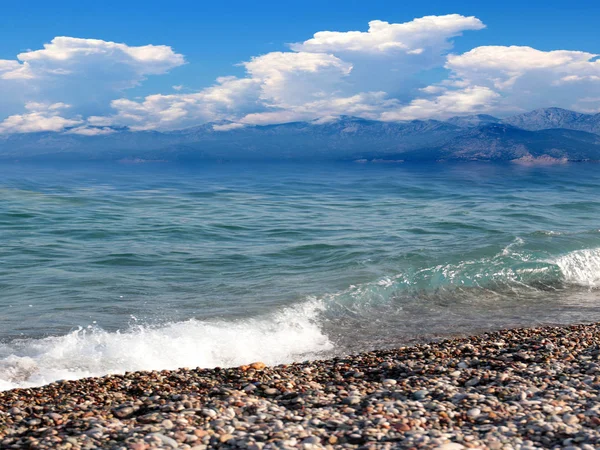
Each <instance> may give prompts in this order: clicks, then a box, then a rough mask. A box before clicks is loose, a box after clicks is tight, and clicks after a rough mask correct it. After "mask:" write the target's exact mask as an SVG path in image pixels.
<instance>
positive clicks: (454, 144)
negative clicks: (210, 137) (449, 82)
mask: <svg viewBox="0 0 600 450" xmlns="http://www.w3.org/2000/svg"><path fill="white" fill-rule="evenodd" d="M424 157H425V159H430V160H438V161H439V160H461V161H512V160H519V159H523V158H524V159H532V158H534V159H535V158H545V159H546V160H550V159H554V160H563V159H565V160H570V161H590V160H594V161H596V160H600V136H598V135H596V134H592V133H586V132H584V131H574V130H565V129H549V130H540V131H529V130H523V129H521V128H516V127H513V126H510V125H505V124H493V125H484V126H481V127H476V128H472V129H469V130H467V131H466V132H465V133H461V134H459V135H458V136H455V137H454V138H452V139H450V140H449V141H447V142H445V143H444V144H443V145H442V146H440V147H437V148H432V149H429V150H428V151H427V152H419V151H414V152H410V154H405V155H404V159H405V160H423V158H424Z"/></svg>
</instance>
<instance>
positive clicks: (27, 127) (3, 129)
mask: <svg viewBox="0 0 600 450" xmlns="http://www.w3.org/2000/svg"><path fill="white" fill-rule="evenodd" d="M25 108H26V109H27V110H28V111H29V112H27V113H25V114H15V115H12V116H9V117H7V118H6V119H4V121H2V122H0V134H2V133H33V132H39V131H62V130H64V129H65V128H67V127H72V126H75V125H78V124H81V123H82V120H81V119H66V118H64V117H61V116H60V111H61V110H63V109H67V108H69V105H66V104H64V103H54V104H44V103H35V102H30V103H27V104H26V105H25Z"/></svg>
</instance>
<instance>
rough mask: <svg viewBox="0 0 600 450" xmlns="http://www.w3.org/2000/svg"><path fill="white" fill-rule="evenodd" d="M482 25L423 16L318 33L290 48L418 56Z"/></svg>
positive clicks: (465, 19)
mask: <svg viewBox="0 0 600 450" xmlns="http://www.w3.org/2000/svg"><path fill="white" fill-rule="evenodd" d="M484 27H485V25H484V24H483V23H482V22H481V21H480V20H479V19H477V18H476V17H472V16H471V17H465V16H461V15H460V14H448V15H445V16H426V17H421V18H418V19H414V20H412V21H410V22H405V23H388V22H384V21H381V20H373V21H371V22H369V30H368V31H366V32H362V31H346V32H340V31H320V32H318V33H315V35H314V36H313V38H312V39H309V40H307V41H304V42H302V43H296V44H292V45H291V48H292V49H293V50H295V51H304V52H319V53H335V54H337V53H367V54H381V53H394V52H399V53H406V54H410V55H419V54H422V53H423V52H425V51H426V49H428V50H429V51H430V50H435V51H439V50H440V49H448V48H451V46H452V45H451V43H450V42H449V41H448V38H450V37H453V36H458V35H460V34H461V33H462V32H463V31H465V30H480V29H482V28H484Z"/></svg>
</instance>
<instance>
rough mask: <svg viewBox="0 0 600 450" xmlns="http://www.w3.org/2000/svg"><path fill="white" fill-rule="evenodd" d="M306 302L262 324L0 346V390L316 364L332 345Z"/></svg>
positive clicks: (87, 332) (172, 327) (82, 333)
mask: <svg viewBox="0 0 600 450" xmlns="http://www.w3.org/2000/svg"><path fill="white" fill-rule="evenodd" d="M320 311H321V304H320V303H319V302H317V301H309V302H306V303H303V304H299V305H296V306H292V307H288V308H284V309H282V310H280V311H279V312H276V313H273V314H270V315H268V316H264V317H262V318H253V319H245V320H239V321H200V320H188V321H185V322H178V323H170V324H167V325H165V326H162V327H149V326H135V327H132V328H131V329H129V330H127V331H125V332H107V331H105V330H102V329H100V328H94V327H90V328H84V329H81V328H80V329H77V330H75V331H73V332H71V333H69V334H67V335H63V336H56V337H47V338H44V339H24V340H16V341H13V342H11V343H9V344H0V390H7V389H13V388H17V387H33V386H40V385H43V384H48V383H51V382H53V381H56V380H60V379H65V380H72V379H79V378H85V377H90V376H102V375H107V374H114V373H123V372H126V371H136V370H159V369H160V370H163V369H176V368H180V367H194V368H195V367H205V368H208V367H217V366H221V367H232V366H238V365H241V364H246V363H249V362H252V361H257V360H260V361H264V362H265V363H267V364H270V365H272V364H280V363H286V362H292V361H298V360H304V359H314V358H317V357H319V356H321V355H323V354H325V353H326V352H327V351H329V350H331V349H332V347H333V344H332V343H331V342H330V340H329V338H328V337H327V336H326V335H325V334H324V333H323V331H322V330H321V328H320V327H319V324H318V320H317V319H318V315H319V313H320Z"/></svg>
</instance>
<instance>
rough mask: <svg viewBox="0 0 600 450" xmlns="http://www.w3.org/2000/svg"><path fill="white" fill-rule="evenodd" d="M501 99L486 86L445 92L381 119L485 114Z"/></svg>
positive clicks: (413, 102)
mask: <svg viewBox="0 0 600 450" xmlns="http://www.w3.org/2000/svg"><path fill="white" fill-rule="evenodd" d="M499 97H500V95H499V94H498V93H496V92H494V91H493V90H492V89H490V88H488V87H485V86H473V87H466V88H463V89H456V90H444V91H443V93H441V94H440V95H437V96H434V97H433V98H417V99H414V100H412V101H411V102H410V104H408V105H406V106H402V107H400V108H397V109H395V110H393V111H387V112H384V113H383V114H382V115H381V119H382V120H388V121H399V120H414V119H429V118H432V117H436V118H443V117H450V116H460V115H466V114H475V113H485V112H489V110H490V107H491V106H490V105H492V104H493V102H494V101H495V100H497V99H498V98H499Z"/></svg>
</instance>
